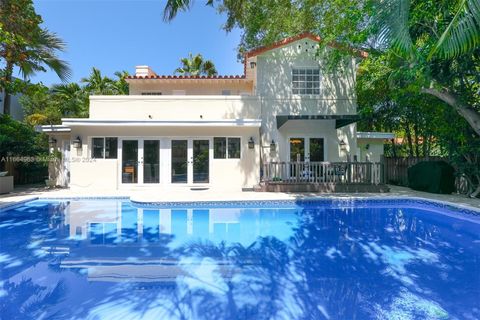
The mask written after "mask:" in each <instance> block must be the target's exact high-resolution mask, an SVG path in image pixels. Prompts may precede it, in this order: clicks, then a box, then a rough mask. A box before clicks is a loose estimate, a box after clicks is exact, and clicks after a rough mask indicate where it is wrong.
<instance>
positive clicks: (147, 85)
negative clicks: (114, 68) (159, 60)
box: [127, 79, 253, 95]
mask: <svg viewBox="0 0 480 320" xmlns="http://www.w3.org/2000/svg"><path fill="white" fill-rule="evenodd" d="M127 81H128V83H129V93H130V95H141V94H142V93H148V92H155V93H157V94H158V93H162V95H172V94H173V91H174V90H185V95H222V91H224V90H229V91H230V94H231V95H240V94H244V93H245V94H249V95H251V94H253V91H252V90H253V82H252V81H251V80H246V79H219V80H210V79H191V80H178V79H177V80H173V79H168V80H166V79H133V80H127Z"/></svg>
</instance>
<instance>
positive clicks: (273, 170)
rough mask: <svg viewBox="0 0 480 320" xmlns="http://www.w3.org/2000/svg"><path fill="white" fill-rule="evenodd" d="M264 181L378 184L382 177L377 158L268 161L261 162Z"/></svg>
mask: <svg viewBox="0 0 480 320" xmlns="http://www.w3.org/2000/svg"><path fill="white" fill-rule="evenodd" d="M263 182H265V183H267V184H299V183H303V184H326V183H333V184H351V185H353V184H366V185H378V184H381V183H383V182H384V177H383V170H382V164H381V163H379V162H378V163H373V162H269V163H266V164H264V166H263Z"/></svg>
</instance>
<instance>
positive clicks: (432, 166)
mask: <svg viewBox="0 0 480 320" xmlns="http://www.w3.org/2000/svg"><path fill="white" fill-rule="evenodd" d="M454 173H455V170H454V169H453V167H452V166H451V165H449V164H448V163H446V162H445V161H422V162H419V163H417V164H415V165H413V166H411V167H410V168H408V185H409V187H410V188H412V189H414V190H419V191H426V192H431V193H442V194H450V193H452V192H454V191H455V175H454Z"/></svg>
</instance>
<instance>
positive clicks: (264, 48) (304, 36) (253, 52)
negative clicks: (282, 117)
mask: <svg viewBox="0 0 480 320" xmlns="http://www.w3.org/2000/svg"><path fill="white" fill-rule="evenodd" d="M307 38H308V39H311V40H313V41H317V42H319V41H322V39H321V38H320V37H319V36H317V35H314V34H313V33H310V32H304V33H301V34H299V35H296V36H293V37H289V38H285V39H283V40H280V41H277V42H274V43H272V44H271V45H268V46H262V47H258V48H255V49H253V50H251V51H248V52H247V53H245V59H244V64H243V69H244V70H243V75H227V76H222V75H217V76H176V75H155V76H144V77H142V76H135V75H133V76H128V77H126V79H207V80H208V79H245V75H246V72H247V58H250V57H254V56H258V55H259V54H262V53H264V52H267V51H270V50H273V49H276V48H280V47H283V46H285V45H287V44H290V43H292V42H295V41H298V40H302V39H307ZM330 46H332V47H335V48H342V46H341V45H339V44H336V43H334V44H331V45H330ZM348 50H351V51H352V52H353V53H355V54H358V55H359V56H360V57H362V58H366V57H367V56H368V53H367V52H365V51H363V50H357V49H348Z"/></svg>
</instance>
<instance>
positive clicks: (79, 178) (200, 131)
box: [70, 127, 260, 190]
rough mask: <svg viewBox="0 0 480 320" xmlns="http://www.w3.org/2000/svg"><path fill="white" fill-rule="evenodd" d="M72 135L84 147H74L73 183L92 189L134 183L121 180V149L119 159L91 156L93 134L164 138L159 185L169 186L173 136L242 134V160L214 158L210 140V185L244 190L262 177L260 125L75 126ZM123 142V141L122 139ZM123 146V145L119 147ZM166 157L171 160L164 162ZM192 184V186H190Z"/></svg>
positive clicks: (162, 140)
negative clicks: (214, 126) (250, 146)
mask: <svg viewBox="0 0 480 320" xmlns="http://www.w3.org/2000/svg"><path fill="white" fill-rule="evenodd" d="M71 135H72V137H77V136H78V137H80V139H81V140H82V149H78V150H77V149H75V148H73V146H72V152H71V155H72V158H71V181H70V186H71V188H72V189H75V188H90V189H102V190H103V189H111V190H115V189H122V188H123V189H132V188H137V187H138V186H137V185H133V184H121V183H120V171H121V167H120V159H121V158H120V151H119V154H118V158H117V159H95V160H92V159H91V139H92V137H103V136H106V137H119V138H131V139H137V138H145V139H159V140H160V149H161V151H160V157H161V160H160V172H161V173H160V174H161V176H160V180H161V181H160V184H159V185H156V186H157V187H168V186H171V184H170V180H169V179H170V170H171V167H170V162H169V159H170V157H171V153H170V145H169V141H170V139H172V138H173V139H182V138H185V139H186V138H194V139H202V138H204V139H207V138H212V137H240V138H241V144H242V146H241V158H240V159H213V143H210V152H211V157H210V187H212V188H218V189H221V190H240V189H241V188H242V187H253V186H254V185H256V184H258V182H259V179H260V166H259V163H260V162H259V161H260V160H259V159H260V156H259V150H260V148H259V144H258V141H259V130H258V128H257V127H222V128H218V127H217V128H213V127H207V128H195V127H182V128H179V127H177V128H175V127H170V128H168V127H115V128H112V127H73V128H72V134H71ZM250 137H252V138H253V139H254V141H255V142H256V143H255V148H254V149H248V140H249V139H250ZM119 144H120V141H119ZM119 147H120V146H119ZM162 159H165V160H167V161H162ZM189 186H192V185H189Z"/></svg>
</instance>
